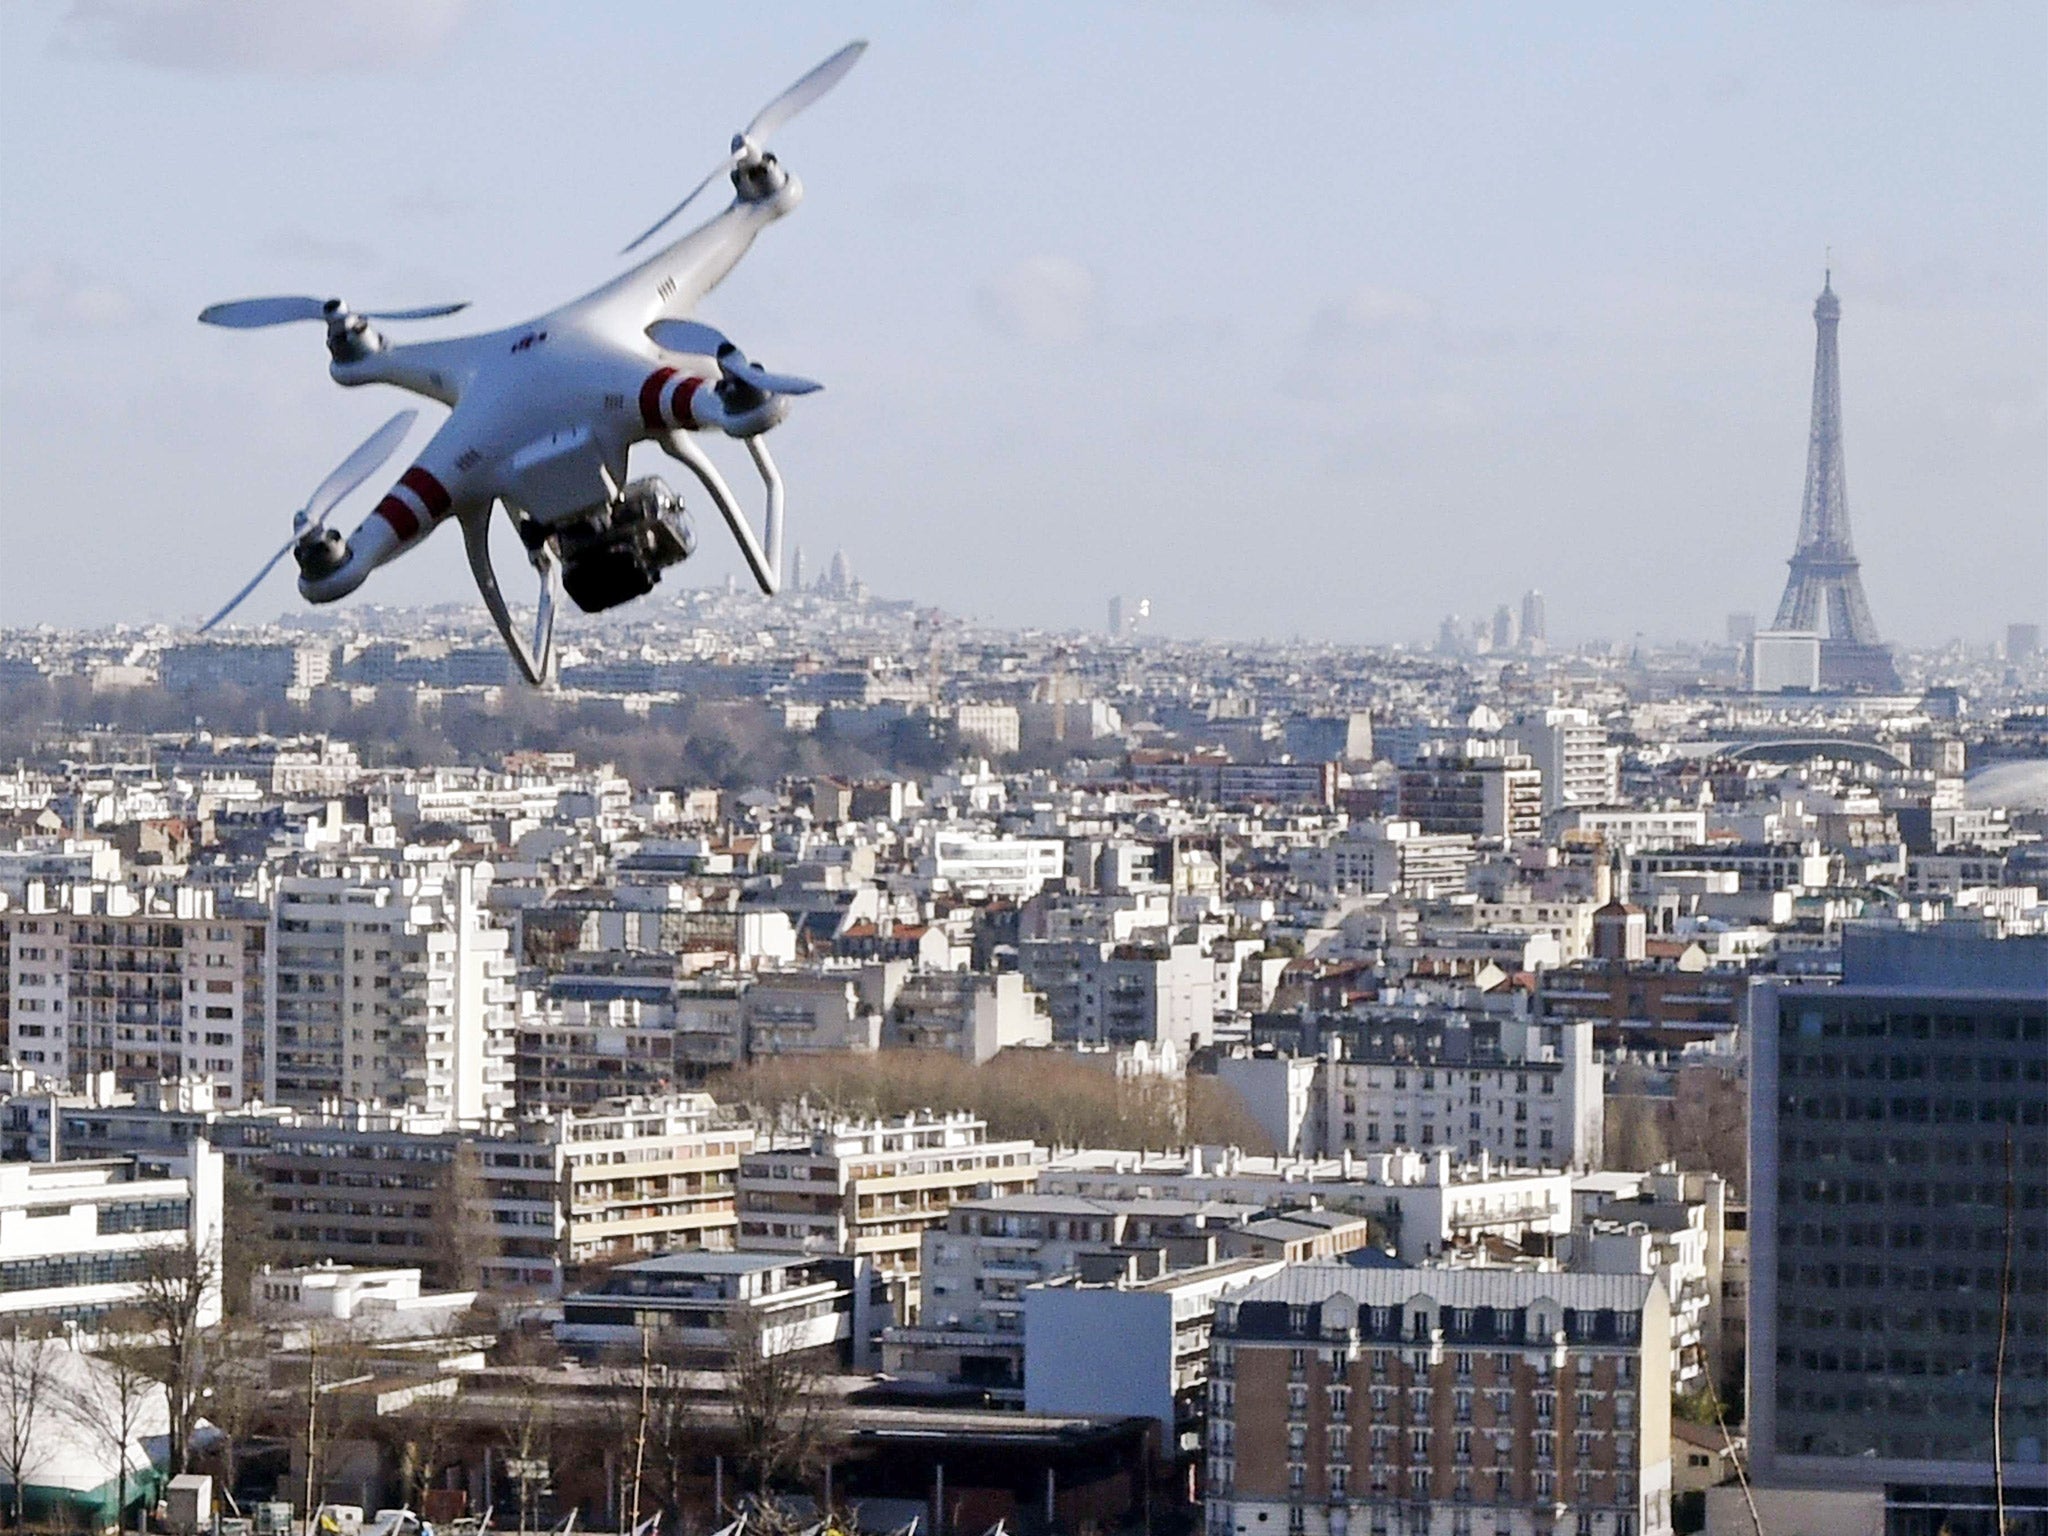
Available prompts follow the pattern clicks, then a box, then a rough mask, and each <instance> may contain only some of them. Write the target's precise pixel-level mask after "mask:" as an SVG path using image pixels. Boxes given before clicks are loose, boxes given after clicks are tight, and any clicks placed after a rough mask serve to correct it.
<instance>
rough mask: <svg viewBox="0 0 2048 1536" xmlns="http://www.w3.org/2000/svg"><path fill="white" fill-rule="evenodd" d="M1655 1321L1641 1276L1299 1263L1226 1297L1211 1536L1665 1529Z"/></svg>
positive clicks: (1654, 1295)
mask: <svg viewBox="0 0 2048 1536" xmlns="http://www.w3.org/2000/svg"><path fill="white" fill-rule="evenodd" d="M1665 1312H1666V1308H1665V1302H1664V1294H1663V1292H1662V1290H1660V1289H1659V1288H1658V1286H1657V1283H1656V1281H1655V1280H1654V1279H1652V1278H1651V1277H1649V1276H1647V1275H1569V1274H1554V1273H1551V1274H1545V1273H1532V1272H1527V1271H1516V1270H1501V1269H1465V1270H1386V1269H1380V1270H1359V1269H1355V1268H1352V1267H1350V1266H1348V1265H1343V1264H1301V1265H1294V1266H1291V1267H1289V1268H1288V1269H1286V1270H1285V1271H1283V1272H1282V1273H1281V1274H1279V1275H1276V1276H1274V1277H1273V1278H1271V1279H1269V1280H1265V1281H1261V1282H1259V1283H1257V1284H1255V1285H1253V1286H1251V1287H1250V1288H1248V1289H1246V1290H1244V1291H1241V1292H1239V1293H1237V1294H1235V1295H1232V1296H1229V1297H1226V1298H1224V1299H1223V1300H1222V1301H1221V1302H1219V1304H1218V1305H1217V1308H1216V1314H1215V1321H1214V1325H1213V1343H1212V1346H1211V1362H1210V1387H1209V1392H1210V1398H1209V1434H1208V1447H1207V1449H1208V1466H1207V1474H1208V1475H1207V1486H1206V1490H1205V1491H1206V1510H1207V1529H1208V1531H1209V1533H1210V1536H1265V1533H1267V1532H1271V1533H1274V1536H1278V1533H1280V1532H1282V1531H1285V1532H1288V1533H1291V1536H1344V1533H1346V1532H1350V1533H1354V1536H1366V1533H1371V1536H1391V1533H1395V1532H1399V1533H1403V1536H1418V1533H1426V1536H1468V1533H1472V1532H1474V1531H1475V1530H1485V1531H1488V1532H1500V1533H1506V1536H1538V1533H1542V1536H1552V1533H1554V1532H1559V1531H1570V1532H1586V1533H1588V1536H1666V1533H1668V1532H1669V1531H1670V1530H1671V1440H1670V1435H1671V1431H1670V1395H1669V1394H1670V1385H1669V1364H1668V1359H1667V1353H1668V1350H1669V1344H1668V1338H1669V1322H1668V1319H1667V1317H1666V1315H1665ZM1475 1522H1483V1524H1475Z"/></svg>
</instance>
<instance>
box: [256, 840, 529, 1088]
mask: <svg viewBox="0 0 2048 1536" xmlns="http://www.w3.org/2000/svg"><path fill="white" fill-rule="evenodd" d="M490 881H491V867H490V865H489V864H486V863H476V864H468V863H456V862H454V861H451V860H446V859H440V858H429V859H419V860H415V859H412V858H410V857H409V858H408V859H407V862H406V864H405V865H404V867H403V868H402V869H400V870H398V871H396V872H385V871H383V870H381V869H379V868H375V867H362V868H358V869H353V870H350V871H349V872H348V873H346V874H342V875H334V876H306V875H292V876H287V877H285V878H284V879H283V880H281V881H280V882H279V885H278V890H277V895H276V899H275V902H274V905H273V913H274V915H273V917H272V922H271V943H270V963H271V996H272V999H273V1007H272V1015H273V1028H274V1044H273V1049H272V1050H271V1052H270V1057H269V1060H268V1062H267V1063H266V1066H267V1070H268V1080H267V1082H266V1084H265V1093H264V1097H265V1098H266V1099H269V1100H271V1101H272V1102H276V1103H283V1104H291V1105H297V1106H301V1107H305V1108H314V1107H317V1106H319V1105H320V1104H321V1103H322V1102H324V1101H329V1100H338V1099H342V1100H354V1101H356V1102H359V1103H373V1102H379V1103H386V1104H404V1105H406V1106H408V1107H410V1108H413V1109H415V1110H418V1111H420V1112H422V1113H425V1114H429V1115H437V1116H441V1117H444V1118H445V1119H447V1120H449V1121H451V1122H454V1123H459V1124H477V1123H481V1122H485V1121H491V1120H496V1119H500V1118H502V1117H503V1116H504V1115H506V1114H507V1113H508V1112H509V1110H510V1108H511V1104H512V1083H513V1051H514V1024H515V1006H514V1005H515V994H514V990H513V985H512V979H513V973H514V965H513V959H512V954H511V936H510V934H509V933H507V932H506V931H505V930H504V929H502V928H500V927H498V926H497V924H496V923H495V922H494V921H493V919H492V916H491V914H490V912H489V911H488V910H487V908H486V906H485V898H486V896H487V895H488V893H489V890H490Z"/></svg>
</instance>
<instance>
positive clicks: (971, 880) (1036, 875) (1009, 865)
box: [917, 827, 1067, 901]
mask: <svg viewBox="0 0 2048 1536" xmlns="http://www.w3.org/2000/svg"><path fill="white" fill-rule="evenodd" d="M1066 871H1067V845H1066V844H1065V843H1064V842H1062V841H1061V840H1060V839H1058V838H1053V837H998V836H995V835H994V834H992V833H987V832H976V831H973V830H971V829H966V828H955V827H942V828H940V829H938V830H936V831H934V832H933V833H932V834H931V843H930V847H929V850H928V851H927V852H926V853H925V855H924V856H923V857H922V858H920V859H919V860H918V861H917V877H918V881H919V883H920V884H921V885H923V886H924V887H925V888H926V889H928V890H930V891H947V892H955V893H958V894H960V895H963V896H1007V897H1010V898H1011V899H1012V900H1015V901H1028V900H1030V898H1032V897H1033V896H1036V895H1037V894H1038V893H1039V891H1041V890H1042V889H1044V887H1045V886H1046V884H1047V883H1048V882H1050V881H1054V880H1058V879H1059V878H1061V876H1063V875H1064V874H1065V873H1066Z"/></svg>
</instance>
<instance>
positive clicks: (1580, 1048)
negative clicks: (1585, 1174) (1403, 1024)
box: [1319, 1020, 1605, 1168]
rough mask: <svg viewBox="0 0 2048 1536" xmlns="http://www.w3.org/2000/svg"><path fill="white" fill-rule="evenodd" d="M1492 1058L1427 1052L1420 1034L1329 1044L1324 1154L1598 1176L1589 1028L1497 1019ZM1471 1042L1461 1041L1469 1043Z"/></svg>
mask: <svg viewBox="0 0 2048 1536" xmlns="http://www.w3.org/2000/svg"><path fill="white" fill-rule="evenodd" d="M1499 1031H1500V1032H1499V1044H1498V1046H1497V1048H1495V1049H1492V1050H1488V1049H1484V1048H1483V1047H1480V1046H1479V1045H1478V1044H1477V1043H1476V1042H1475V1043H1474V1047H1473V1048H1472V1049H1469V1050H1458V1049H1456V1048H1455V1046H1452V1042H1453V1041H1455V1039H1456V1036H1457V1033H1459V1032H1453V1033H1452V1034H1450V1035H1447V1037H1446V1045H1447V1046H1452V1048H1449V1049H1444V1050H1441V1051H1432V1050H1431V1049H1429V1044H1428V1037H1425V1036H1423V1035H1422V1034H1421V1032H1420V1031H1413V1032H1409V1033H1408V1034H1403V1033H1402V1032H1401V1031H1399V1030H1398V1029H1395V1028H1392V1027H1391V1026H1389V1027H1388V1028H1387V1029H1386V1031H1384V1032H1379V1033H1375V1032H1366V1031H1361V1032H1360V1034H1359V1036H1358V1037H1357V1038H1358V1049H1357V1052H1356V1055H1355V1056H1353V1055H1351V1054H1350V1053H1349V1052H1348V1051H1346V1050H1345V1042H1343V1041H1342V1038H1341V1037H1336V1036H1333V1037H1332V1038H1331V1041H1330V1045H1331V1048H1332V1050H1333V1051H1343V1052H1344V1054H1342V1055H1333V1056H1332V1057H1331V1058H1330V1059H1328V1060H1327V1061H1326V1063H1325V1066H1324V1068H1323V1072H1322V1088H1323V1145H1322V1147H1321V1148H1320V1149H1319V1150H1321V1151H1322V1152H1323V1153H1325V1154H1326V1155H1327V1154H1333V1153H1337V1152H1341V1151H1351V1152H1367V1153H1370V1152H1387V1151H1395V1150H1403V1149H1407V1148H1411V1147H1412V1148H1417V1149H1420V1150H1421V1151H1423V1152H1424V1153H1428V1152H1430V1151H1432V1150H1433V1149H1436V1148H1440V1147H1441V1148H1449V1149H1451V1150H1452V1152H1453V1154H1454V1155H1457V1156H1461V1157H1478V1156H1479V1155H1480V1154H1482V1153H1485V1154H1488V1155H1490V1156H1492V1157H1495V1158H1498V1159H1502V1160H1508V1161H1514V1162H1518V1163H1535V1164H1539V1165H1541V1166H1545V1167H1554V1168H1597V1167H1598V1166H1599V1165H1600V1157H1601V1143H1602V1138H1603V1135H1604V1131H1605V1115H1604V1113H1603V1098H1602V1087H1601V1074H1600V1067H1599V1065H1598V1063H1596V1062H1595V1061H1594V1059H1593V1029H1592V1026H1591V1025H1590V1024H1588V1023H1577V1022H1572V1023H1566V1022H1542V1023H1536V1022H1528V1023H1525V1022H1522V1021H1519V1020H1502V1021H1501V1022H1500V1026H1499ZM1467 1038H1468V1039H1469V1037H1467Z"/></svg>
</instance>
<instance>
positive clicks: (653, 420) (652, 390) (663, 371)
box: [640, 368, 676, 432]
mask: <svg viewBox="0 0 2048 1536" xmlns="http://www.w3.org/2000/svg"><path fill="white" fill-rule="evenodd" d="M675 376H676V371H675V369H673V368H657V369H655V370H654V372H652V373H650V374H649V375H647V381H646V382H645V383H644V384H642V385H641V386H640V420H641V421H642V423H644V424H645V425H646V428H647V430H648V431H650V432H659V431H661V430H662V429H663V428H664V427H666V426H668V425H669V423H668V422H665V421H663V420H662V419H661V391H662V388H663V386H665V385H666V384H667V383H668V381H669V380H670V379H672V378H674V377H675Z"/></svg>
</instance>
